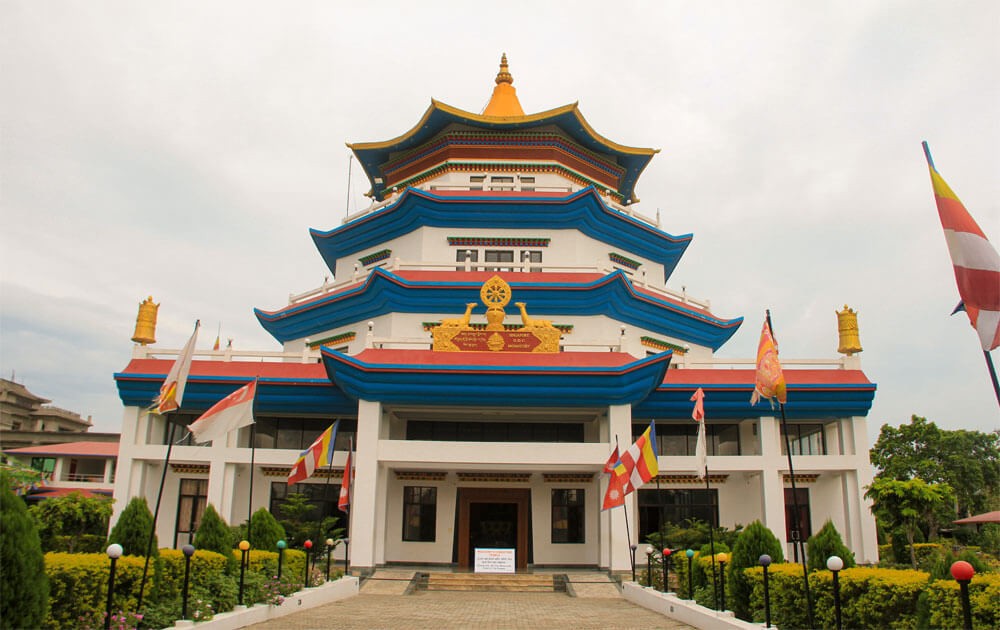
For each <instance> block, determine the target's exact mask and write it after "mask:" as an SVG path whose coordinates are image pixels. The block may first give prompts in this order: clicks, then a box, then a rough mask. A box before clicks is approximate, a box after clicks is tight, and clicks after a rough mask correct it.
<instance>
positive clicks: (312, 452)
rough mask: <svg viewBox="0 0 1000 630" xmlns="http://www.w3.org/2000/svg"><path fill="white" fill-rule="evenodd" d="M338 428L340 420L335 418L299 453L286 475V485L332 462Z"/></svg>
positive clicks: (310, 474) (306, 477) (305, 477)
mask: <svg viewBox="0 0 1000 630" xmlns="http://www.w3.org/2000/svg"><path fill="white" fill-rule="evenodd" d="M339 428H340V420H337V421H336V422H334V423H333V424H331V425H330V426H329V427H328V428H327V429H326V431H323V432H322V433H320V434H319V437H318V438H316V441H315V442H313V443H312V444H310V445H309V448H307V449H306V450H304V451H302V452H301V453H299V458H298V459H296V460H295V463H294V464H292V471H291V473H289V475H288V485H292V484H293V483H298V482H300V481H305V480H306V479H308V478H309V477H312V476H313V473H315V472H316V469H317V468H320V467H322V466H330V465H331V464H333V448H334V446H335V444H336V442H337V431H338V429H339Z"/></svg>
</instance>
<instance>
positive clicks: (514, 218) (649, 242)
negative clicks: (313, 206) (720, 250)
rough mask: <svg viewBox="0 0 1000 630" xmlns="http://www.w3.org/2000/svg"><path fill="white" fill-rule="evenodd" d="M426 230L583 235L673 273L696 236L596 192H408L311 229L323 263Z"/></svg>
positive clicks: (334, 266) (332, 266) (331, 264)
mask: <svg viewBox="0 0 1000 630" xmlns="http://www.w3.org/2000/svg"><path fill="white" fill-rule="evenodd" d="M422 227H441V228H456V229H460V228H469V229H483V228H486V229H501V228H506V229H522V230H537V229H548V230H578V231H580V232H581V233H582V234H585V235H587V236H589V237H591V238H593V239H595V240H597V241H600V242H602V243H606V244H607V245H609V246H611V247H613V248H615V249H620V250H622V251H623V252H626V253H629V254H632V255H636V256H641V257H643V258H646V259H648V260H651V261H653V262H656V263H659V264H661V265H663V279H664V281H666V280H667V278H669V277H670V274H671V273H673V271H674V268H675V267H676V266H677V263H678V262H680V259H681V256H683V255H684V250H686V249H687V246H688V245H689V244H690V242H691V238H692V235H691V234H683V235H680V236H673V235H671V234H667V233H666V232H664V231H662V230H659V229H657V228H655V227H653V226H651V225H649V224H648V223H644V222H642V221H638V220H636V219H634V218H632V217H630V216H628V215H627V214H625V213H623V212H620V211H618V210H615V209H613V208H611V207H609V206H608V205H607V204H605V203H604V201H603V200H602V199H601V197H600V195H598V194H597V191H596V190H595V189H594V188H593V187H592V186H590V187H587V188H584V189H583V190H580V191H578V192H576V193H573V194H570V195H567V196H565V197H537V196H525V197H516V196H510V197H500V196H495V197H494V196H485V195H483V196H472V195H470V196H464V195H462V196H460V195H435V194H434V193H431V192H427V191H422V190H416V189H413V188H407V189H406V190H405V191H403V194H402V195H400V197H399V199H397V200H396V201H395V202H394V203H392V204H390V205H388V206H386V207H384V208H381V209H379V210H377V211H375V212H373V213H371V214H369V215H367V216H364V217H362V218H360V219H357V220H355V221H351V222H350V223H347V224H345V225H342V226H340V227H337V228H334V229H332V230H329V231H325V232H324V231H321V230H316V229H311V230H309V233H310V235H311V236H312V238H313V242H314V243H315V244H316V249H318V250H319V253H320V255H321V256H322V257H323V261H324V262H325V263H326V265H327V267H329V269H330V271H331V272H333V275H334V277H339V276H338V274H337V261H338V260H339V259H341V258H345V257H347V256H352V255H355V254H360V253H361V252H364V251H366V250H369V249H371V248H373V247H379V246H382V245H384V244H385V243H387V242H388V241H390V240H391V239H394V238H398V237H400V236H403V235H405V234H408V233H410V232H412V231H414V230H417V229H419V228H422Z"/></svg>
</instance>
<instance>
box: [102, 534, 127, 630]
mask: <svg viewBox="0 0 1000 630" xmlns="http://www.w3.org/2000/svg"><path fill="white" fill-rule="evenodd" d="M123 552H124V549H122V546H121V545H119V544H118V543H114V544H111V545H108V549H107V554H108V557H109V558H111V568H110V569H109V570H108V606H107V611H106V612H105V614H104V630H110V628H111V597H112V595H113V594H114V592H115V563H117V562H118V558H121V557H122V553H123Z"/></svg>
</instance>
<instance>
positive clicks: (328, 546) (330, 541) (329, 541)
mask: <svg viewBox="0 0 1000 630" xmlns="http://www.w3.org/2000/svg"><path fill="white" fill-rule="evenodd" d="M332 555H333V539H332V538H327V539H326V581H327V582H329V581H330V557H331V556H332Z"/></svg>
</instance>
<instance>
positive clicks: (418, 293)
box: [254, 268, 743, 350]
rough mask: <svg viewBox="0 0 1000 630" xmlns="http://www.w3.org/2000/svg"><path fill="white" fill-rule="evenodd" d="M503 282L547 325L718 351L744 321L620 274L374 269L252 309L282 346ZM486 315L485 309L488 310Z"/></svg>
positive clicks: (458, 301) (433, 309)
mask: <svg viewBox="0 0 1000 630" xmlns="http://www.w3.org/2000/svg"><path fill="white" fill-rule="evenodd" d="M494 275H499V276H500V277H501V278H503V279H504V280H505V281H506V282H507V283H508V284H510V287H511V290H512V292H513V293H514V294H515V295H516V296H517V299H518V300H519V301H522V302H525V303H527V305H528V308H529V309H531V311H532V312H533V313H537V314H539V315H545V316H546V317H548V318H550V319H551V318H552V317H559V316H571V315H576V316H588V315H605V316H607V317H609V318H611V319H614V320H616V321H620V322H623V323H625V324H628V325H633V326H636V327H639V328H642V329H644V330H648V331H651V332H653V333H656V334H660V335H667V336H670V337H674V338H677V339H682V340H684V341H686V342H688V343H692V344H697V345H704V346H708V347H711V348H712V349H713V350H717V349H718V348H719V347H721V346H722V345H723V344H724V343H725V342H726V341H728V340H729V338H730V337H732V336H733V334H735V333H736V330H737V329H738V328H739V326H740V324H741V323H742V322H743V318H742V317H739V318H736V319H721V318H718V317H716V316H715V315H712V314H711V313H709V312H708V311H706V310H704V309H701V308H698V307H694V306H692V305H690V304H685V303H683V302H680V301H679V300H673V299H670V298H668V297H666V296H663V295H659V294H655V293H653V292H652V291H649V290H646V289H641V288H638V287H636V286H635V285H634V284H633V283H632V281H631V280H630V279H629V278H628V276H626V275H625V273H624V272H622V271H621V270H616V271H613V272H611V273H610V274H607V275H599V274H593V273H581V274H571V273H547V272H541V273H522V272H471V271H470V272H466V271H441V272H433V271H415V272H400V273H393V272H390V271H387V270H385V269H382V268H375V269H373V270H372V272H371V273H370V274H369V275H368V276H367V277H366V278H365V279H364V280H363V281H361V282H359V283H357V284H353V285H349V286H347V287H345V288H343V289H340V290H337V291H335V292H332V293H328V294H326V295H323V296H320V297H317V298H313V299H311V300H308V301H306V302H302V303H299V304H294V305H292V306H288V307H285V308H283V309H280V310H276V311H262V310H260V309H255V310H254V313H255V314H256V315H257V319H258V320H259V321H260V323H261V326H263V327H264V329H265V330H267V332H269V333H270V334H271V335H273V336H274V337H275V339H277V340H278V341H280V342H282V343H284V342H286V341H292V340H294V339H301V338H303V337H308V336H310V335H315V334H318V333H321V332H324V331H329V330H332V329H336V328H342V327H345V326H353V325H356V324H357V322H363V321H367V320H369V319H373V318H375V317H378V316H380V315H385V314H388V313H392V312H399V313H450V312H457V311H461V310H462V307H463V306H464V305H465V304H466V303H468V302H479V291H480V289H481V288H482V285H483V282H485V281H486V280H488V279H489V278H491V277H492V276H494ZM484 308H485V307H484Z"/></svg>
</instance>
